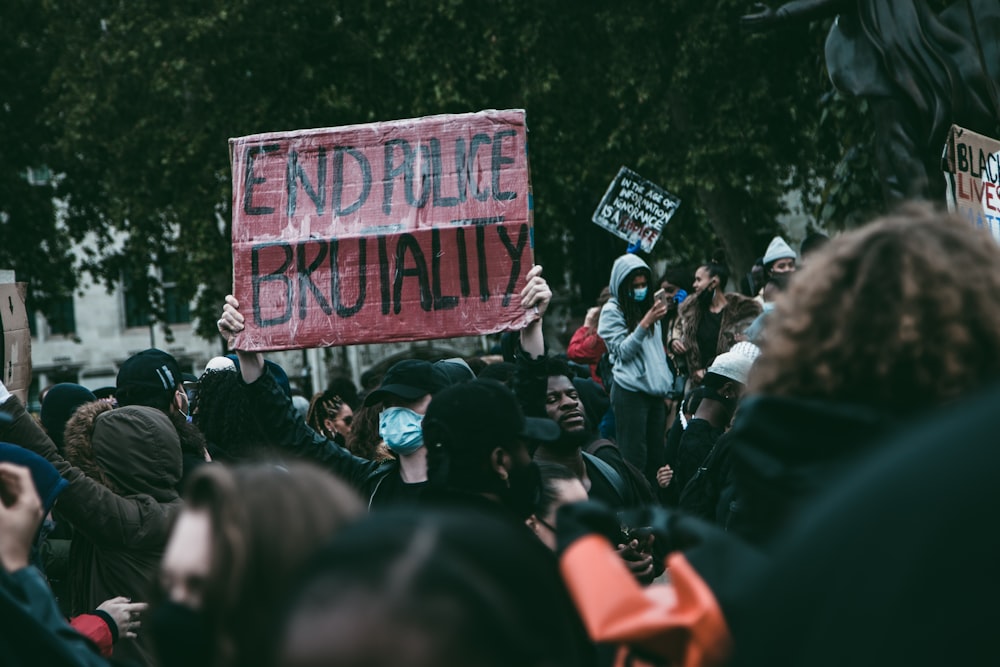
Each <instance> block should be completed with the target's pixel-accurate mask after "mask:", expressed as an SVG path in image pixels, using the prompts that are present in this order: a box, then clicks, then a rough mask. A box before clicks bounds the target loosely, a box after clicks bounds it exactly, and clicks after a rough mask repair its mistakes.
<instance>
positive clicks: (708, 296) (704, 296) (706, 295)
mask: <svg viewBox="0 0 1000 667" xmlns="http://www.w3.org/2000/svg"><path fill="white" fill-rule="evenodd" d="M714 298H715V288H714V287H706V288H705V289H703V290H702V291H700V292H698V303H699V304H701V305H703V306H707V305H708V304H710V303H712V299H714Z"/></svg>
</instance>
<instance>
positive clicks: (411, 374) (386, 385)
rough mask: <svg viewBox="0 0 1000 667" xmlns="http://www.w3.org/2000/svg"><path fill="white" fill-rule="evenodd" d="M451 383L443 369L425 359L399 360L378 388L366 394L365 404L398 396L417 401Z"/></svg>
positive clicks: (387, 372)
mask: <svg viewBox="0 0 1000 667" xmlns="http://www.w3.org/2000/svg"><path fill="white" fill-rule="evenodd" d="M449 384H451V381H450V378H449V377H448V376H447V375H446V374H445V372H444V371H443V370H441V369H440V368H438V367H435V366H434V364H432V363H431V362H429V361H424V360H423V359H403V360H402V361H397V362H396V363H394V364H393V365H392V366H390V367H389V370H387V371H386V372H385V375H383V376H382V383H381V384H379V386H378V389H375V390H374V391H372V392H371V393H370V394H368V395H367V396H365V403H364V404H365V405H366V406H368V405H372V404H374V403H378V402H379V401H384V400H385V399H386V398H387V397H388V396H390V395H391V396H396V397H398V398H402V399H403V400H404V401H415V400H417V399H418V398H421V397H422V396H426V395H427V394H436V393H437V392H439V391H441V390H442V389H444V388H445V387H447V386H448V385H449Z"/></svg>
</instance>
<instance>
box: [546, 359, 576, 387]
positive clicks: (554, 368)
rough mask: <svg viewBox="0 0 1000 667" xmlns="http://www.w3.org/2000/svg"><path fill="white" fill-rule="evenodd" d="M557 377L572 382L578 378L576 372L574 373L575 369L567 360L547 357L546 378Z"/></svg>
mask: <svg viewBox="0 0 1000 667" xmlns="http://www.w3.org/2000/svg"><path fill="white" fill-rule="evenodd" d="M556 375H562V376H564V377H566V378H567V379H568V380H569V381H570V382H572V381H573V380H574V379H576V378H577V377H578V376H577V374H576V372H574V371H573V367H572V366H570V365H569V364H568V363H567V362H566V361H565V360H563V359H560V358H558V357H545V377H553V376H556Z"/></svg>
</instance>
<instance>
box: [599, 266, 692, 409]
mask: <svg viewBox="0 0 1000 667" xmlns="http://www.w3.org/2000/svg"><path fill="white" fill-rule="evenodd" d="M642 268H644V269H646V270H647V271H648V270H649V266H648V265H647V264H646V262H644V261H642V259H640V258H639V257H636V256H635V255H632V254H628V255H622V256H621V257H619V258H618V259H616V260H615V263H614V266H612V267H611V282H610V285H609V287H610V291H611V298H610V299H608V302H607V303H606V304H604V308H602V309H601V319H600V321H599V322H598V324H597V333H598V335H599V336H600V337H601V338H603V339H604V343H605V345H607V346H608V353H609V354H610V355H611V363H612V364H613V371H612V373H613V377H614V383H615V384H616V385H618V386H619V387H621V388H622V389H625V390H628V391H638V392H642V393H644V394H650V395H651V396H666V395H667V392H668V391H669V390H670V386H671V384H672V383H673V380H674V376H673V373H671V372H670V367H669V366H668V365H667V355H666V353H665V352H664V351H663V339H662V338H661V336H660V323H659V322H657V323H656V324H654V325H653V327H652V328H650V329H645V328H643V327H641V326H636V328H635V330H634V331H629V330H628V327H627V326H626V324H625V313H623V312H622V309H621V306H619V303H620V302H622V301H624V300H625V299H631V298H632V296H631V294H630V293H629V292H630V286H629V285H626V284H624V282H625V277H626V276H627V275H628V274H629V273H631V272H632V271H634V270H635V269H642ZM649 288H650V289H653V286H652V284H651V285H650V286H649Z"/></svg>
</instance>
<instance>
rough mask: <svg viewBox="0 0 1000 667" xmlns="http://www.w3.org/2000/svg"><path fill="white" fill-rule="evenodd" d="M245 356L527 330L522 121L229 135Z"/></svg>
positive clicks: (465, 119) (511, 116)
mask: <svg viewBox="0 0 1000 667" xmlns="http://www.w3.org/2000/svg"><path fill="white" fill-rule="evenodd" d="M230 156H231V162H232V167H233V294H234V295H235V296H236V298H237V299H239V301H240V310H241V311H242V312H243V313H244V316H245V318H246V329H245V330H244V331H243V332H242V333H241V334H240V335H239V336H238V337H237V340H236V342H235V345H236V347H238V348H240V349H245V350H286V349H298V348H309V347H324V346H331V345H348V344H356V343H370V342H390V341H409V340H423V339H430V338H448V337H454V336H467V335H479V334H488V333H496V332H499V331H504V330H507V329H516V328H520V327H522V326H524V325H525V324H526V323H527V321H528V320H527V315H526V314H525V312H524V310H523V309H522V308H521V307H520V303H519V301H520V300H519V298H518V293H519V292H520V290H521V288H522V287H523V286H524V276H525V274H526V273H527V272H528V270H529V269H530V268H531V266H532V263H533V258H534V251H533V248H534V243H533V220H532V211H531V186H530V178H529V169H528V156H527V144H526V127H525V122H524V112H523V111H521V110H510V111H483V112H479V113H471V114H458V115H441V116H428V117H426V118H418V119H411V120H400V121H392V122H382V123H371V124H366V125H352V126H346V127H337V128H326V129H318V130H300V131H294V132H278V133H269V134H258V135H253V136H248V137H241V138H239V139H231V140H230Z"/></svg>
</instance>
